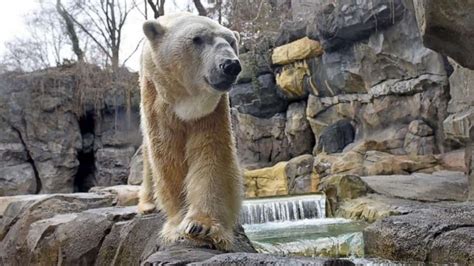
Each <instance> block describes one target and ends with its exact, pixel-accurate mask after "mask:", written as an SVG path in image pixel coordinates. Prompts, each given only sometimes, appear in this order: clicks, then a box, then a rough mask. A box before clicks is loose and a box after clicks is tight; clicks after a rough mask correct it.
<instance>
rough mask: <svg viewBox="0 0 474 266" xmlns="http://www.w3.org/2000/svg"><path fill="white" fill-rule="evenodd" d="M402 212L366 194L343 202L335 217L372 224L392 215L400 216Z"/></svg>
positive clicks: (374, 196) (376, 196)
mask: <svg viewBox="0 0 474 266" xmlns="http://www.w3.org/2000/svg"><path fill="white" fill-rule="evenodd" d="M402 213H403V211H402V210H400V207H399V206H393V205H391V204H388V203H386V202H384V201H381V198H380V196H379V195H377V194H368V195H367V196H363V197H360V198H355V199H352V200H348V201H344V202H342V204H341V205H339V207H338V208H337V210H336V213H335V215H336V216H337V217H344V218H346V219H351V220H362V221H366V222H369V223H373V222H375V221H377V220H379V219H382V218H385V217H389V216H392V215H400V214H402Z"/></svg>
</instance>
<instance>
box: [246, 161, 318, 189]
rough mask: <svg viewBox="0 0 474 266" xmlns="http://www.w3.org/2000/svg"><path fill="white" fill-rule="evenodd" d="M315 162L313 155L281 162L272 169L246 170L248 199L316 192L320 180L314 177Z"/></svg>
mask: <svg viewBox="0 0 474 266" xmlns="http://www.w3.org/2000/svg"><path fill="white" fill-rule="evenodd" d="M313 161H314V160H313V156H312V155H310V154H305V155H301V156H298V157H295V158H293V159H291V160H289V161H288V162H279V163H277V164H276V165H274V166H272V167H266V168H261V169H254V170H246V171H245V172H244V179H245V183H244V185H245V196H246V198H255V197H267V196H284V195H297V194H305V193H309V192H316V191H317V189H316V187H317V183H318V182H319V179H315V177H314V176H313V175H312V169H313ZM315 182H316V184H314V183H315Z"/></svg>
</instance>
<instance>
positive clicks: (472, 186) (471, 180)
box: [465, 129, 474, 201]
mask: <svg viewBox="0 0 474 266" xmlns="http://www.w3.org/2000/svg"><path fill="white" fill-rule="evenodd" d="M471 138H473V139H474V129H472V130H471ZM465 163H466V170H467V171H466V174H467V179H468V190H469V198H468V199H469V200H470V201H474V140H471V141H470V142H469V143H468V144H467V146H466V153H465Z"/></svg>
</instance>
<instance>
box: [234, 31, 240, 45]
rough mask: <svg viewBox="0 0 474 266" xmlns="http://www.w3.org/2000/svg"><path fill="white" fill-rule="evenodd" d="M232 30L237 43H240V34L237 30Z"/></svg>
mask: <svg viewBox="0 0 474 266" xmlns="http://www.w3.org/2000/svg"><path fill="white" fill-rule="evenodd" d="M233 32H234V36H235V38H236V39H237V43H240V34H239V32H237V31H235V30H234V31H233Z"/></svg>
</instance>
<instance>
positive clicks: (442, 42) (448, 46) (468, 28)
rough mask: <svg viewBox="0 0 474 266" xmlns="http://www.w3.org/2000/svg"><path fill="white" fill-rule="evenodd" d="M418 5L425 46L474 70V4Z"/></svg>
mask: <svg viewBox="0 0 474 266" xmlns="http://www.w3.org/2000/svg"><path fill="white" fill-rule="evenodd" d="M414 4H415V8H416V18H417V20H418V25H419V28H420V31H421V35H422V37H423V43H424V45H425V46H426V47H428V48H430V49H433V50H435V51H438V52H440V53H442V54H445V55H447V56H449V57H451V58H453V59H454V60H456V61H457V62H459V63H460V64H461V65H463V66H464V67H468V68H471V69H474V48H473V46H472V43H474V19H473V18H472V13H473V12H474V3H473V2H472V1H469V0H456V1H449V2H444V1H436V2H434V1H427V0H415V1H414Z"/></svg>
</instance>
